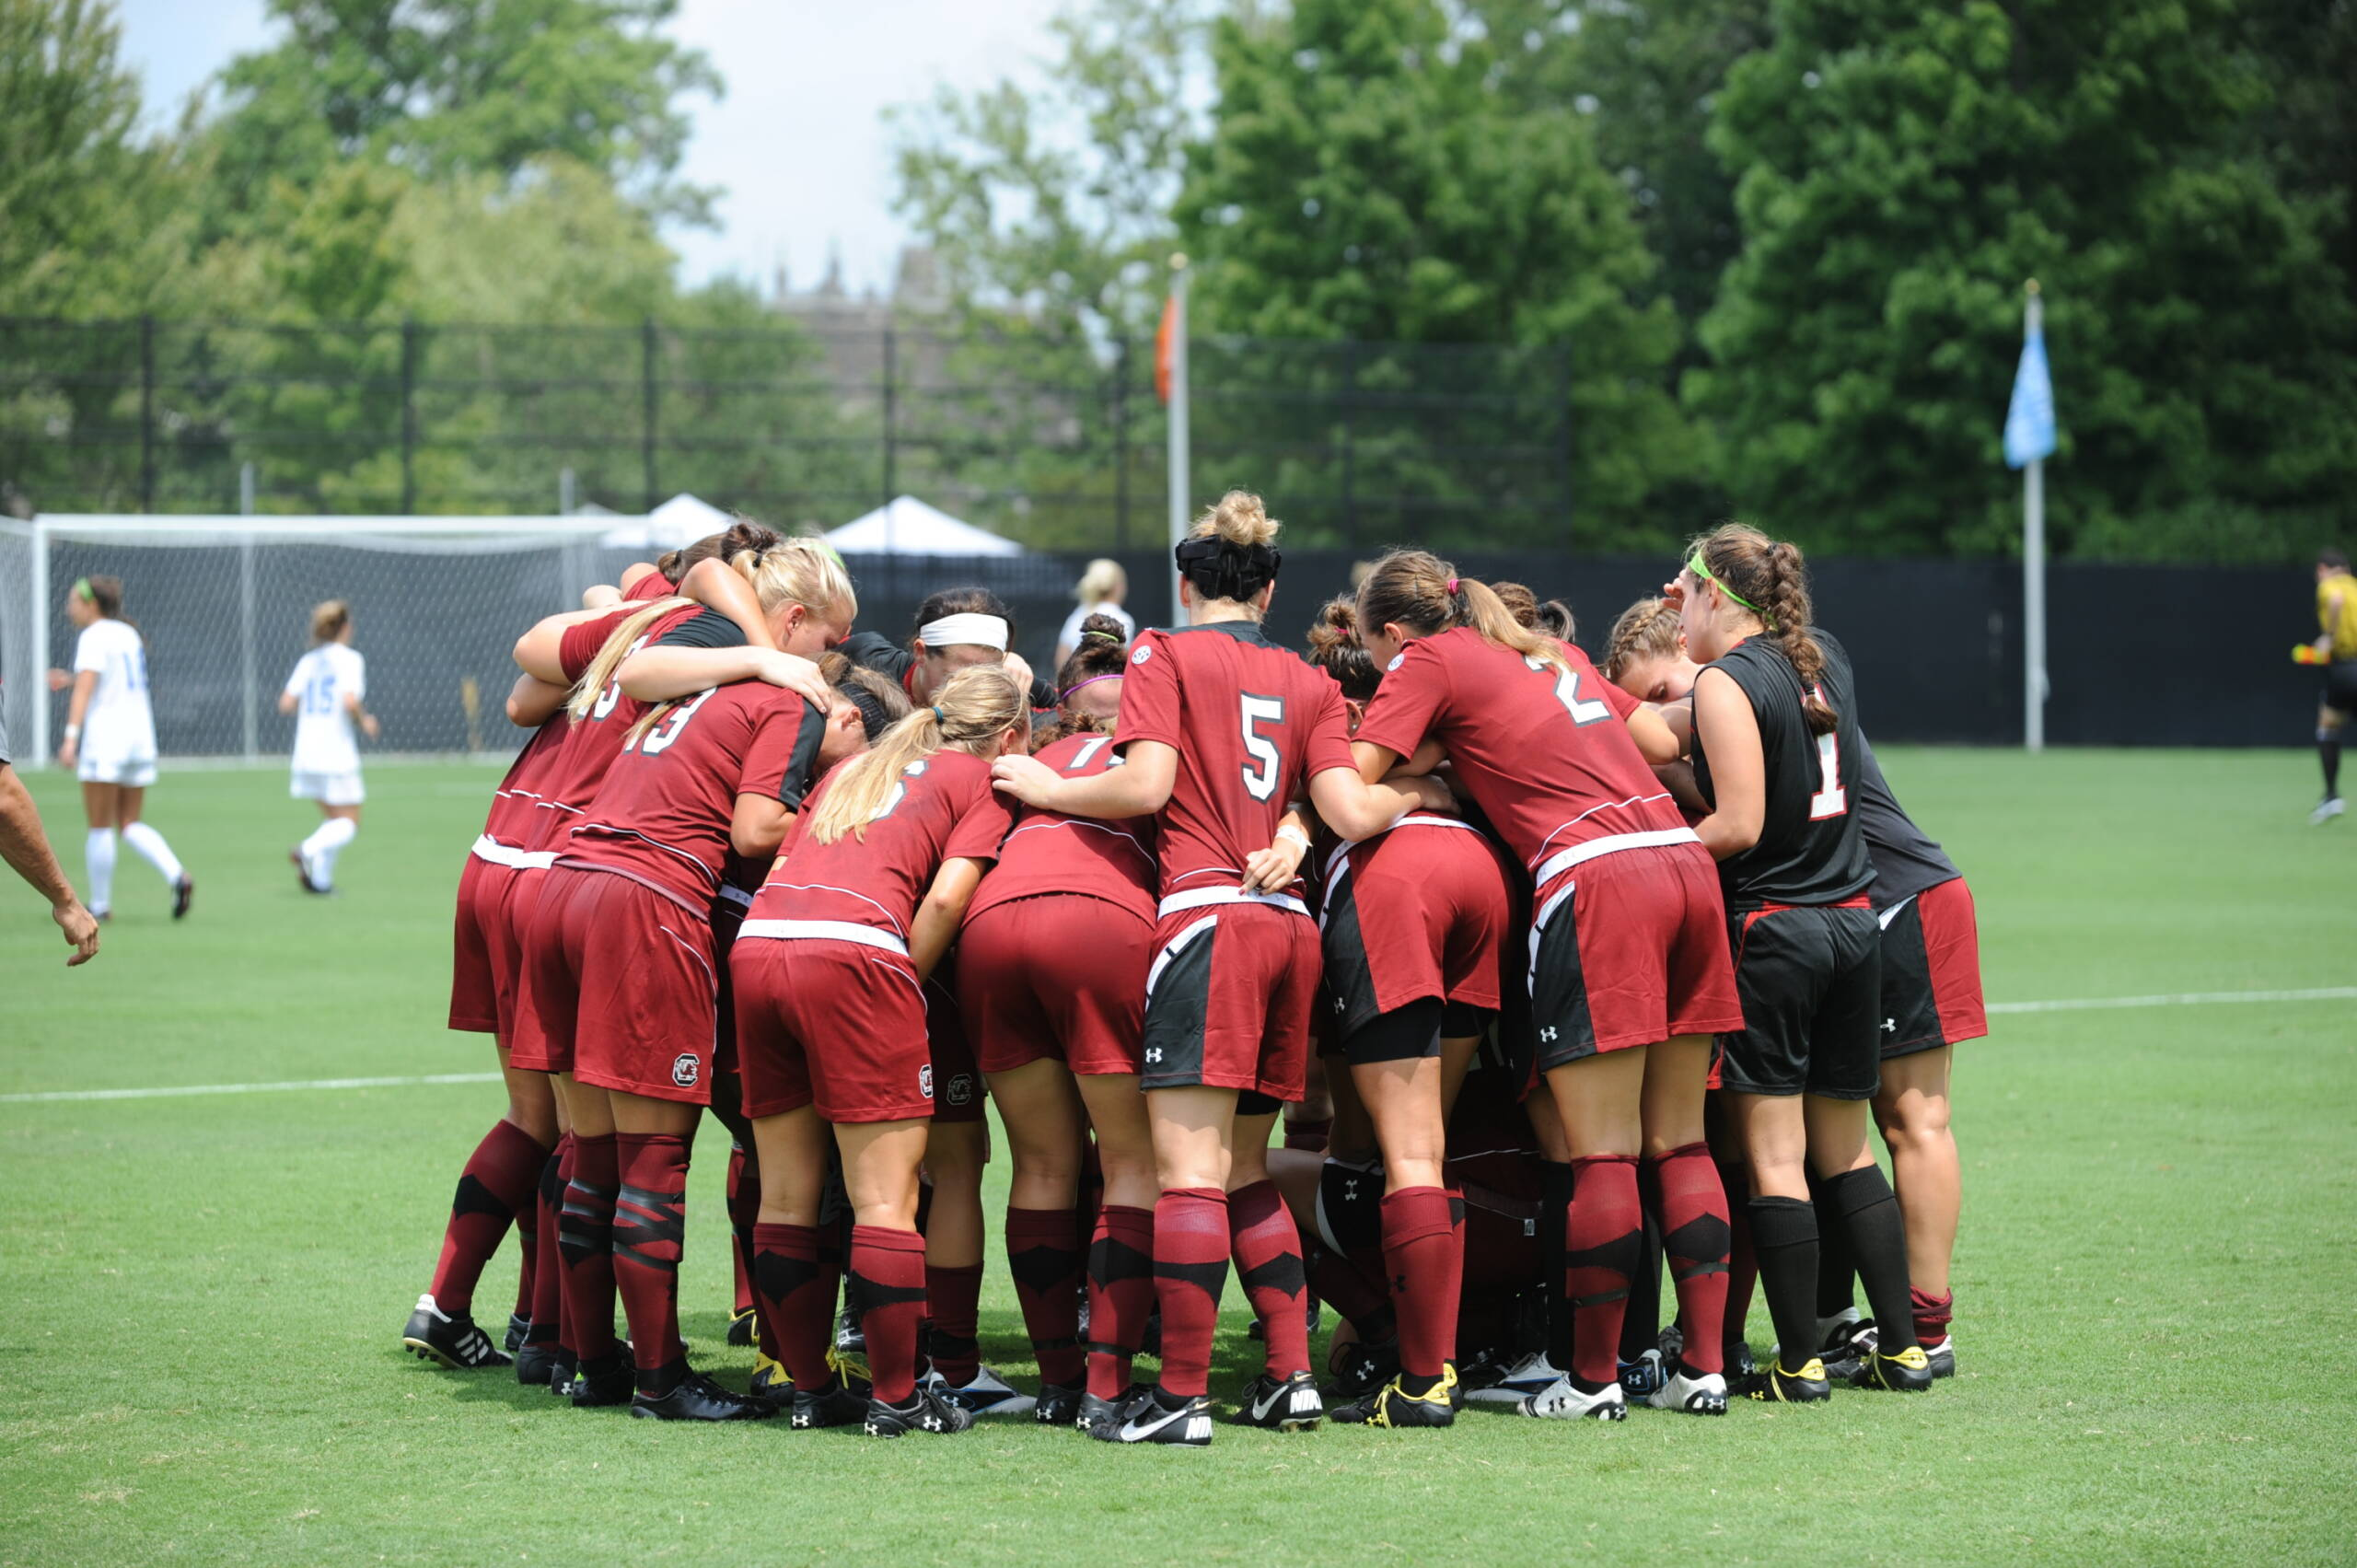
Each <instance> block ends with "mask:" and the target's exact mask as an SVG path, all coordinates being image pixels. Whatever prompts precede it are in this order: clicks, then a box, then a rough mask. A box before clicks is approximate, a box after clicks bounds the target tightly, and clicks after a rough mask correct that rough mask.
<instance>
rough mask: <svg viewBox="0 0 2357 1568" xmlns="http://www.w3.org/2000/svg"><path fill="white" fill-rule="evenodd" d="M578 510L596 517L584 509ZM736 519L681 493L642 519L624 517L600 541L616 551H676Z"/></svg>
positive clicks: (717, 530)
mask: <svg viewBox="0 0 2357 1568" xmlns="http://www.w3.org/2000/svg"><path fill="white" fill-rule="evenodd" d="M581 510H582V511H583V513H585V514H587V515H590V516H596V515H597V514H595V513H591V512H590V511H589V508H588V507H586V506H585V507H583V508H582V509H581ZM736 520H737V519H736V518H735V517H730V516H729V515H728V514H727V513H726V512H724V511H722V510H721V509H720V508H719V507H717V506H715V505H713V504H712V503H711V502H709V501H702V500H699V499H697V498H696V497H695V496H693V495H689V494H684V493H682V494H678V495H674V496H672V497H671V499H669V500H668V501H666V502H664V503H663V505H660V506H657V507H656V508H655V510H653V511H652V512H649V513H647V514H646V516H645V517H626V518H624V519H623V520H621V522H619V523H618V524H617V525H616V526H615V527H614V528H612V529H610V530H609V531H608V533H607V534H606V536H605V538H604V539H603V540H599V542H600V543H602V544H605V545H608V546H610V547H611V548H613V549H616V550H679V549H684V548H685V547H687V546H688V545H691V544H693V543H694V542H695V541H696V540H700V539H702V538H703V537H704V536H705V535H706V534H715V533H718V532H720V531H721V530H722V529H724V528H727V527H728V525H729V524H731V523H733V522H735V521H736Z"/></svg>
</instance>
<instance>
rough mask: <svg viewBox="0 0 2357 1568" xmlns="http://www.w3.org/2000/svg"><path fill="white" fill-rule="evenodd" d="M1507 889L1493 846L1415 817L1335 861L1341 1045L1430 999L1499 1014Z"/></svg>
mask: <svg viewBox="0 0 2357 1568" xmlns="http://www.w3.org/2000/svg"><path fill="white" fill-rule="evenodd" d="M1433 824H1438V825H1437V826H1434V825H1433ZM1506 888H1507V882H1506V868H1505V863H1504V859H1503V857H1502V856H1501V855H1500V854H1499V853H1498V851H1497V850H1496V849H1495V848H1494V847H1492V844H1491V842H1490V841H1489V840H1488V839H1487V838H1486V837H1485V836H1483V835H1482V834H1480V832H1477V831H1475V830H1472V829H1469V828H1468V827H1466V826H1465V824H1463V823H1462V822H1457V821H1455V820H1453V819H1448V818H1422V817H1410V818H1408V819H1406V820H1405V821H1403V822H1402V823H1401V824H1400V825H1399V827H1396V828H1394V829H1392V830H1391V831H1389V832H1387V833H1385V834H1383V835H1382V836H1381V837H1379V838H1374V839H1369V840H1367V841H1366V842H1364V843H1359V844H1354V845H1352V846H1351V848H1350V850H1349V853H1348V854H1341V855H1337V856H1335V857H1334V859H1333V860H1332V861H1331V862H1330V863H1329V872H1328V877H1327V888H1326V921H1325V952H1326V989H1327V992H1328V993H1329V996H1330V997H1331V998H1332V1003H1331V1005H1332V1007H1333V1011H1334V1015H1335V1016H1334V1024H1335V1030H1336V1033H1337V1035H1338V1036H1339V1037H1340V1038H1341V1040H1345V1041H1347V1040H1349V1039H1350V1038H1351V1036H1353V1034H1355V1033H1357V1032H1358V1031H1359V1030H1360V1029H1362V1028H1365V1027H1366V1025H1367V1024H1368V1023H1369V1022H1370V1021H1371V1020H1373V1019H1374V1018H1376V1017H1377V1016H1380V1015H1382V1014H1385V1013H1389V1012H1393V1011H1396V1010H1397V1009H1399V1008H1400V1007H1404V1006H1406V1005H1408V1004H1409V1003H1411V1002H1416V1001H1421V1000H1422V999H1423V998H1425V997H1428V996H1430V997H1439V998H1442V999H1444V1000H1446V1001H1449V1002H1455V1003H1458V1004H1461V1005H1464V1006H1468V1007H1479V1008H1483V1009H1486V1010H1489V1011H1492V1012H1494V1011H1495V1010H1496V1009H1497V1006H1498V1000H1499V995H1498V993H1499V989H1500V987H1499V978H1500V975H1501V972H1502V969H1503V965H1502V963H1501V961H1500V960H1501V957H1502V949H1503V948H1504V945H1505V942H1506V940H1507V932H1508V930H1509V929H1510V927H1511V925H1512V923H1513V910H1512V904H1511V900H1510V899H1509V896H1508V894H1507V891H1506Z"/></svg>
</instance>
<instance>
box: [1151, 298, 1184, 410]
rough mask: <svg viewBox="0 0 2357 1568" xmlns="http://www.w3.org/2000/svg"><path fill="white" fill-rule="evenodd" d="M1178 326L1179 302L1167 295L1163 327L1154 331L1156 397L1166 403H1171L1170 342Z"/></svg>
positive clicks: (1163, 302)
mask: <svg viewBox="0 0 2357 1568" xmlns="http://www.w3.org/2000/svg"><path fill="white" fill-rule="evenodd" d="M1178 325H1179V301H1178V300H1177V298H1175V297H1174V296H1168V295H1166V296H1163V301H1162V325H1161V326H1159V327H1156V328H1155V331H1154V395H1155V397H1157V398H1160V399H1161V400H1162V401H1164V402H1166V403H1167V402H1168V401H1170V340H1171V338H1172V336H1173V335H1174V333H1175V332H1176V331H1177V329H1178Z"/></svg>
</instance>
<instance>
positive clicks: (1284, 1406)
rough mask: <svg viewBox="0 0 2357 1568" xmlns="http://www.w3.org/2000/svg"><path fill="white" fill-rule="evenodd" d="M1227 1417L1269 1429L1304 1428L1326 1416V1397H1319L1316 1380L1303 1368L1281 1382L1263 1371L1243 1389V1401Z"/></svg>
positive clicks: (1247, 1424) (1295, 1430) (1284, 1430)
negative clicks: (1303, 1370) (1250, 1384)
mask: <svg viewBox="0 0 2357 1568" xmlns="http://www.w3.org/2000/svg"><path fill="white" fill-rule="evenodd" d="M1228 1419H1229V1420H1231V1421H1233V1422H1235V1423H1236V1424H1237V1425H1238V1426H1258V1427H1261V1428H1264V1429H1266V1430H1268V1431H1271V1432H1307V1431H1308V1430H1309V1429H1310V1428H1311V1427H1314V1426H1316V1425H1317V1424H1318V1423H1319V1422H1321V1421H1323V1420H1325V1419H1326V1401H1325V1400H1321V1399H1319V1398H1318V1384H1317V1383H1316V1381H1315V1380H1313V1379H1312V1378H1311V1377H1310V1376H1309V1374H1308V1373H1306V1372H1296V1373H1295V1374H1294V1375H1293V1376H1290V1377H1287V1378H1286V1379H1285V1380H1284V1381H1283V1382H1282V1383H1281V1382H1279V1381H1278V1380H1277V1379H1275V1378H1274V1377H1271V1376H1269V1375H1268V1374H1267V1373H1265V1372H1264V1373H1262V1374H1261V1375H1260V1376H1258V1377H1255V1378H1254V1379H1252V1386H1251V1387H1250V1388H1247V1389H1245V1390H1244V1402H1243V1403H1242V1404H1240V1405H1238V1406H1237V1407H1236V1413H1235V1414H1234V1415H1233V1416H1230V1417H1229V1418H1228Z"/></svg>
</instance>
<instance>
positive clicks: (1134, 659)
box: [1130, 647, 1154, 664]
mask: <svg viewBox="0 0 2357 1568" xmlns="http://www.w3.org/2000/svg"><path fill="white" fill-rule="evenodd" d="M1153 656H1154V650H1153V649H1152V648H1147V647H1141V648H1139V649H1138V651H1137V652H1135V653H1133V654H1132V655H1131V656H1130V662H1131V663H1132V664H1144V662H1145V661H1146V660H1148V659H1150V658H1152V657H1153Z"/></svg>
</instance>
